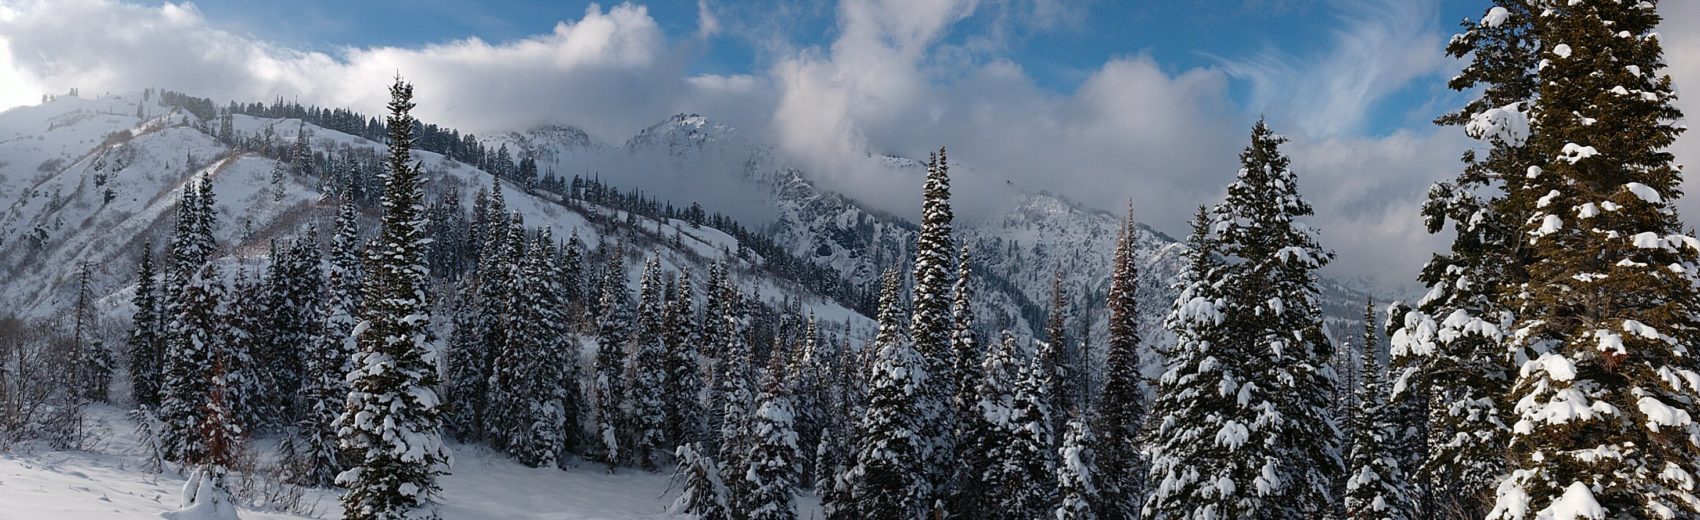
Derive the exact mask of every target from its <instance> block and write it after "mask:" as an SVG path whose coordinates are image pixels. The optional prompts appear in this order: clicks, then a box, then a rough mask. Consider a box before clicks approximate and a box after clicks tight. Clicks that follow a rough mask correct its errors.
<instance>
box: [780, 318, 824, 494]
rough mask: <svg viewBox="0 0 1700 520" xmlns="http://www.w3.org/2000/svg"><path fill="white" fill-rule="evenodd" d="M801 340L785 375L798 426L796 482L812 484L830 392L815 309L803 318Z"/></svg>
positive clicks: (795, 421) (787, 363)
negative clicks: (825, 379)
mask: <svg viewBox="0 0 1700 520" xmlns="http://www.w3.org/2000/svg"><path fill="white" fill-rule="evenodd" d="M802 342H803V343H802V347H801V348H798V349H796V352H795V355H793V356H791V357H790V358H789V359H788V360H787V361H786V366H785V378H786V380H787V381H788V382H789V384H790V385H791V408H792V411H793V412H794V414H795V415H796V417H795V419H794V420H793V421H792V423H793V424H795V425H796V429H797V454H798V459H797V460H798V462H799V465H798V468H797V471H798V474H797V482H798V484H799V485H809V484H811V483H813V482H814V481H815V480H816V479H815V478H814V477H815V474H816V472H817V471H818V470H817V469H816V467H815V462H816V461H815V457H814V455H815V449H816V448H817V447H819V446H820V439H821V431H822V429H823V428H824V427H825V423H824V422H823V421H824V420H825V414H824V413H823V411H822V403H824V402H826V392H827V388H826V385H825V384H824V383H822V381H821V380H822V377H823V376H824V375H825V374H826V371H825V370H826V368H827V367H825V366H823V364H822V362H821V359H823V358H824V357H825V356H823V354H824V352H822V351H821V342H820V330H819V329H817V328H816V324H815V313H814V311H812V310H811V311H809V317H808V321H806V322H804V326H803V339H802Z"/></svg>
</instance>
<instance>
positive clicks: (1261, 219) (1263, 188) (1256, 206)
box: [1211, 121, 1344, 518]
mask: <svg viewBox="0 0 1700 520" xmlns="http://www.w3.org/2000/svg"><path fill="white" fill-rule="evenodd" d="M1283 142H1285V138H1283V137H1280V136H1278V135H1275V133H1274V132H1272V131H1271V130H1270V129H1269V127H1268V126H1267V125H1265V124H1264V123H1263V122H1261V121H1259V122H1258V124H1257V125H1256V126H1255V127H1253V129H1252V138H1251V145H1250V146H1248V147H1247V148H1246V149H1245V152H1243V153H1242V154H1241V155H1240V163H1241V168H1240V171H1239V176H1238V177H1239V178H1238V180H1237V181H1236V182H1235V183H1233V184H1231V185H1229V186H1228V195H1227V198H1226V199H1225V200H1224V201H1223V202H1222V203H1221V204H1218V205H1217V206H1216V207H1215V208H1214V209H1213V210H1212V211H1211V231H1212V233H1213V234H1214V235H1215V236H1216V240H1217V243H1216V246H1215V247H1216V248H1217V251H1219V252H1220V253H1221V254H1222V255H1223V256H1225V257H1227V258H1229V259H1230V263H1229V265H1231V266H1232V267H1231V268H1229V269H1223V270H1220V272H1221V273H1222V274H1223V276H1222V277H1221V278H1219V279H1218V280H1219V281H1217V283H1218V284H1219V285H1220V287H1221V290H1222V298H1221V300H1220V304H1221V312H1222V326H1223V327H1224V328H1225V329H1226V334H1225V335H1223V336H1222V338H1221V341H1219V342H1218V343H1221V344H1222V345H1221V346H1222V347H1224V352H1223V355H1222V356H1221V357H1220V358H1218V359H1219V361H1220V362H1221V363H1222V364H1223V365H1225V366H1224V368H1226V369H1227V370H1228V371H1230V372H1231V373H1235V374H1236V376H1237V377H1233V378H1231V379H1226V381H1225V383H1226V384H1227V385H1228V386H1227V387H1225V388H1235V387H1237V388H1235V391H1234V392H1232V393H1233V394H1235V395H1236V400H1235V401H1234V402H1232V403H1225V404H1227V408H1228V409H1227V410H1221V411H1218V412H1217V413H1219V414H1220V416H1221V417H1223V418H1225V419H1226V420H1225V421H1224V427H1226V428H1231V429H1234V430H1241V429H1243V431H1244V433H1245V435H1244V438H1245V440H1246V441H1247V442H1245V444H1244V445H1243V446H1240V447H1239V449H1237V450H1233V451H1235V453H1234V454H1233V456H1232V459H1234V460H1233V462H1231V464H1234V466H1230V467H1232V468H1233V469H1232V471H1234V472H1235V474H1234V477H1232V478H1231V481H1232V482H1234V483H1235V484H1236V487H1237V488H1239V489H1242V490H1244V491H1243V492H1241V493H1239V494H1238V495H1239V498H1237V500H1238V501H1239V502H1241V503H1243V504H1245V505H1246V506H1249V507H1248V509H1247V510H1249V511H1257V512H1258V514H1260V515H1263V516H1266V517H1272V518H1311V517H1314V516H1316V515H1321V514H1324V512H1325V511H1327V510H1330V509H1332V508H1333V504H1335V503H1336V502H1335V501H1336V500H1337V498H1338V497H1332V496H1331V495H1332V484H1333V482H1335V476H1336V475H1338V474H1340V472H1341V471H1343V469H1344V468H1343V467H1342V462H1341V458H1340V453H1339V444H1340V439H1339V431H1338V429H1337V427H1336V425H1335V423H1334V418H1333V413H1332V411H1331V409H1330V407H1329V404H1330V403H1331V398H1332V393H1333V391H1334V387H1335V384H1336V381H1335V374H1334V372H1333V370H1332V368H1331V366H1330V362H1331V359H1332V357H1333V346H1332V345H1331V344H1330V343H1329V342H1328V340H1327V338H1326V337H1324V336H1323V333H1322V327H1321V321H1322V319H1321V311H1320V309H1319V308H1318V306H1317V303H1316V292H1317V289H1316V274H1315V270H1316V269H1318V268H1320V267H1321V266H1322V265H1323V264H1325V263H1327V262H1328V261H1329V260H1330V259H1331V258H1332V256H1333V254H1332V253H1330V252H1328V251H1325V250H1323V249H1322V248H1321V247H1320V246H1318V245H1317V244H1316V237H1315V232H1314V231H1313V230H1312V229H1311V228H1310V227H1309V226H1306V225H1304V224H1303V223H1302V222H1300V221H1299V219H1301V218H1302V217H1305V216H1308V215H1310V214H1311V208H1310V205H1309V204H1308V203H1306V202H1305V201H1304V200H1303V199H1302V198H1300V197H1299V195H1298V185H1297V179H1296V177H1295V176H1294V174H1293V172H1292V171H1291V170H1289V169H1288V164H1289V162H1290V161H1289V159H1288V158H1287V157H1286V156H1285V155H1283V154H1282V153H1281V151H1280V145H1281V144H1282V143H1283ZM1220 393H1228V392H1227V391H1225V390H1223V391H1220ZM1235 437H1238V436H1235ZM1220 438H1221V437H1218V439H1220ZM1242 479H1243V480H1242ZM1254 491H1255V493H1254ZM1229 516H1234V515H1229Z"/></svg>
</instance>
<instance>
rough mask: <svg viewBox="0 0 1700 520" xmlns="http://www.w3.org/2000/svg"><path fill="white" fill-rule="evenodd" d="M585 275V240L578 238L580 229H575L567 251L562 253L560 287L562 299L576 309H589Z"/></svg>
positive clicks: (569, 238) (568, 240) (568, 239)
mask: <svg viewBox="0 0 1700 520" xmlns="http://www.w3.org/2000/svg"><path fill="white" fill-rule="evenodd" d="M584 275H585V270H584V240H582V239H580V238H579V237H578V228H573V234H572V236H571V237H568V238H567V247H566V251H564V252H562V253H561V267H560V276H561V280H560V286H561V290H562V297H563V298H565V299H566V301H567V302H568V303H569V304H570V305H572V306H573V308H575V309H583V308H586V307H588V306H587V305H585V302H584V300H585V299H586V298H587V297H586V295H585V291H584V284H585V280H584Z"/></svg>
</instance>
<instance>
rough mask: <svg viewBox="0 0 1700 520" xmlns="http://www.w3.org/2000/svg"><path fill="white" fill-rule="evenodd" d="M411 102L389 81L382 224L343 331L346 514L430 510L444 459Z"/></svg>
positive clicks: (407, 514) (406, 87)
mask: <svg viewBox="0 0 1700 520" xmlns="http://www.w3.org/2000/svg"><path fill="white" fill-rule="evenodd" d="M412 99H413V86H412V85H410V84H407V83H404V82H402V80H401V78H399V77H398V78H396V82H395V84H394V85H393V86H391V87H390V103H389V109H390V115H389V118H388V120H387V121H386V123H387V125H388V127H389V138H390V139H389V141H390V142H389V169H388V172H387V175H386V177H385V179H384V200H383V208H384V214H383V219H382V227H381V230H380V231H379V236H378V239H377V243H376V245H375V247H374V248H373V249H372V251H371V254H370V256H369V257H368V259H367V262H368V265H369V266H370V267H371V271H370V273H369V276H368V277H367V279H366V291H365V293H366V305H365V309H364V311H365V319H364V321H362V322H360V324H359V325H357V326H355V330H354V334H353V335H354V340H355V344H356V345H357V346H358V347H359V353H358V354H356V356H355V363H354V364H355V369H354V371H353V372H352V373H350V374H349V377H348V380H349V386H350V387H351V388H350V392H349V394H348V405H347V407H346V409H345V411H344V413H343V415H342V417H340V418H339V419H338V420H337V426H338V428H339V430H338V433H339V434H340V437H341V439H342V447H343V448H344V449H345V450H348V453H349V455H350V458H349V466H350V469H349V470H347V471H345V472H343V473H342V474H341V475H339V476H337V483H338V484H342V485H344V486H347V487H348V492H347V493H344V494H343V497H342V503H343V510H344V516H345V517H347V518H350V519H395V518H418V517H426V518H431V517H435V516H436V511H435V509H436V508H435V505H434V503H435V501H436V495H437V492H438V487H437V477H438V476H440V475H443V474H445V473H447V472H448V466H449V454H448V450H447V448H446V447H444V445H443V441H442V436H441V431H440V430H441V428H442V418H441V416H440V411H439V409H438V399H437V395H436V391H435V390H434V388H435V387H436V386H437V383H438V376H437V361H436V359H435V355H434V353H433V350H432V348H431V347H430V344H431V342H432V339H431V331H430V324H431V314H430V312H431V310H430V305H429V300H428V298H426V296H425V289H426V283H427V281H426V279H425V277H426V267H425V259H424V255H425V238H424V237H423V236H421V234H422V232H423V229H424V222H422V220H423V219H422V218H421V217H420V214H419V212H420V210H421V208H422V207H423V202H422V200H421V199H422V191H423V190H422V186H421V184H422V182H423V178H422V175H423V173H424V172H423V171H422V170H423V165H419V164H410V163H411V161H412V147H413V123H414V119H413V116H411V115H409V111H410V110H412V109H413V100H412Z"/></svg>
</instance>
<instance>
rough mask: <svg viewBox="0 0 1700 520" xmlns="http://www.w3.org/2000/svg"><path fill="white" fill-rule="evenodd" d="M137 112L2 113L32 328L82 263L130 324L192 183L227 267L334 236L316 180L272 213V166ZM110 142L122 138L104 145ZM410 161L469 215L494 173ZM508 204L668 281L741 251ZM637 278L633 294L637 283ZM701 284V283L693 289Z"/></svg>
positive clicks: (62, 295)
mask: <svg viewBox="0 0 1700 520" xmlns="http://www.w3.org/2000/svg"><path fill="white" fill-rule="evenodd" d="M138 101H139V96H129V97H124V96H113V97H107V98H102V99H100V100H81V99H77V98H71V97H62V98H59V99H57V100H55V101H53V102H51V103H48V104H46V105H42V106H37V107H27V108H20V109H15V110H11V111H7V112H4V113H0V136H7V137H4V138H0V139H4V140H3V141H0V158H4V159H3V161H5V162H0V188H3V191H0V205H4V206H5V207H6V208H7V209H6V211H5V213H4V215H3V217H0V273H5V274H6V275H7V276H8V277H9V278H8V280H9V283H7V284H5V285H4V286H3V287H0V303H5V304H7V305H8V308H11V309H14V310H16V311H17V312H19V313H21V314H24V315H26V316H50V315H54V314H56V313H59V312H62V311H63V309H65V308H66V307H67V306H68V305H69V302H70V300H71V298H72V297H73V296H74V291H75V283H72V282H73V280H74V279H75V276H76V271H77V266H78V265H79V264H80V263H81V262H84V261H87V262H89V263H90V265H91V266H92V267H93V270H94V273H95V276H94V277H93V286H94V287H93V288H94V292H95V294H97V295H103V296H109V297H107V298H104V299H103V301H102V305H104V307H103V309H104V310H105V311H106V313H107V314H108V316H109V317H111V318H114V319H116V320H118V321H123V320H127V319H128V314H127V303H128V302H127V301H126V300H127V298H128V293H127V292H125V290H126V289H127V288H128V287H129V286H130V285H131V284H132V283H133V278H134V270H135V266H136V264H137V262H138V261H139V255H140V252H141V250H142V245H143V244H144V243H146V242H149V241H151V242H152V244H153V246H154V251H155V253H156V254H158V253H159V252H160V251H162V250H163V249H164V247H165V244H166V243H167V242H168V241H169V239H170V232H171V227H172V222H173V219H174V211H175V207H176V206H175V205H176V201H177V198H178V196H179V190H180V189H181V187H182V186H183V185H184V183H185V182H187V181H188V180H189V179H190V178H192V175H203V174H204V175H208V176H209V177H210V178H211V179H212V180H213V191H214V195H215V200H216V206H215V210H216V211H217V214H218V227H217V229H216V230H215V234H216V235H217V238H218V241H219V245H220V247H221V253H223V254H226V255H233V256H235V257H241V258H248V259H249V260H250V261H252V262H256V263H260V264H263V263H264V262H265V261H266V259H265V258H264V256H263V254H264V253H265V251H266V250H267V248H266V244H267V241H268V239H269V238H272V237H286V236H291V235H293V234H295V233H297V232H299V230H300V229H302V228H304V227H305V225H306V224H307V223H309V222H317V223H319V225H320V228H321V229H329V227H330V226H329V223H330V220H331V218H332V213H333V212H334V209H335V208H334V207H333V206H332V204H331V203H328V202H324V201H321V195H320V193H319V188H318V185H317V184H318V182H317V179H312V178H305V177H299V176H295V175H291V176H289V177H288V178H287V179H286V182H285V183H284V190H283V197H282V198H281V199H278V200H273V196H272V192H271V190H272V187H271V185H270V176H271V172H272V171H273V169H274V168H275V167H276V166H277V164H276V162H275V161H273V160H271V159H268V158H265V157H261V156H259V155H256V154H253V153H249V152H240V151H235V150H231V149H230V148H229V147H227V146H225V145H224V144H223V143H222V142H220V141H218V140H217V139H214V138H213V137H212V136H211V135H210V134H209V133H208V132H207V131H206V130H205V126H207V125H205V124H203V123H202V122H200V121H198V120H197V119H195V118H194V116H192V115H189V114H187V113H184V112H181V111H171V110H170V109H168V108H164V107H160V106H158V104H157V103H155V102H152V101H150V102H146V103H142V104H143V105H145V107H144V110H146V111H149V112H158V113H159V114H158V115H157V116H154V117H149V118H137V117H134V113H135V112H136V108H137V102H138ZM125 114H130V115H125ZM233 126H234V128H235V129H236V130H237V131H238V132H241V133H244V134H248V135H263V133H264V132H266V131H268V130H269V131H270V133H271V134H272V135H274V136H275V139H277V140H278V142H280V143H282V142H287V141H288V140H291V139H293V137H294V135H295V133H296V131H297V130H298V129H300V128H305V129H306V130H307V132H308V133H309V134H310V135H311V136H312V137H311V139H310V143H311V147H312V148H313V149H314V150H316V151H324V152H328V151H331V150H341V149H345V148H353V149H360V148H365V149H370V150H373V151H380V152H381V150H382V149H383V146H382V145H381V144H379V143H375V142H372V141H369V140H366V139H364V138H360V137H356V136H352V135H348V134H343V133H340V132H336V131H332V130H327V129H324V128H319V127H315V126H313V125H303V123H301V122H300V121H298V120H278V119H262V118H253V117H248V116H243V115H237V116H235V117H234V124H233ZM113 135H115V136H120V137H111V138H109V137H108V136H113ZM510 137H512V136H510ZM514 139H515V141H514V142H515V147H516V148H518V147H520V146H522V144H523V146H524V147H529V149H532V150H534V151H538V152H537V153H544V152H542V150H549V151H550V152H548V153H553V154H556V156H568V155H571V154H572V153H573V152H574V151H575V150H577V151H583V150H596V149H598V146H597V145H595V144H594V143H591V142H590V141H588V138H587V137H586V136H584V134H583V133H582V132H576V131H574V130H571V129H568V128H564V127H545V128H542V129H537V130H534V131H532V132H530V133H528V135H527V136H526V137H524V138H518V137H514ZM415 157H416V159H418V160H420V161H421V162H423V164H424V165H425V168H426V173H427V177H428V179H429V180H428V189H429V190H430V191H431V193H446V192H447V191H448V190H450V189H454V190H456V191H457V192H458V193H459V194H460V195H461V196H462V197H463V200H462V204H463V207H470V205H471V202H472V198H473V196H474V194H475V193H476V192H477V191H478V189H479V188H480V187H485V188H488V187H489V186H490V185H491V179H492V178H491V177H490V175H489V174H487V173H485V172H483V171H480V170H478V169H476V168H473V167H471V166H468V165H466V164H463V163H460V162H457V161H453V160H450V159H447V158H445V157H443V156H441V155H438V154H435V153H431V152H416V153H415ZM191 160H192V161H193V163H192V164H191V163H189V161H191ZM47 166H52V167H51V168H48V167H47ZM99 178H105V179H106V184H107V185H108V186H111V187H112V188H113V191H114V193H115V198H114V199H113V200H112V201H111V202H105V201H104V200H103V199H104V197H103V192H104V190H105V187H103V186H97V179H99ZM503 195H504V198H505V199H506V202H507V208H508V209H509V210H510V211H516V212H519V213H520V214H521V215H522V216H523V217H524V218H525V220H526V223H527V225H529V226H532V227H537V226H545V227H548V228H550V229H551V230H552V231H553V232H554V234H555V236H557V237H561V238H564V237H566V236H567V235H568V234H570V233H572V232H574V231H576V232H578V233H579V235H580V237H581V238H582V239H583V240H584V241H585V242H586V243H588V244H596V243H597V241H598V239H599V238H600V237H601V234H602V233H604V232H608V231H610V230H609V229H604V228H603V227H601V226H608V225H615V226H617V228H618V229H615V230H614V231H618V232H619V233H621V234H622V235H626V236H628V240H632V241H634V243H632V244H631V245H633V246H634V247H633V248H632V253H631V254H632V255H634V257H633V258H632V259H631V261H633V262H636V261H638V260H637V256H636V255H639V254H642V255H648V254H652V253H653V254H659V255H660V256H661V257H662V259H663V263H664V265H665V266H666V267H667V268H668V269H678V268H690V269H693V270H695V271H696V272H698V273H703V272H706V270H707V265H708V263H709V262H711V261H713V260H715V259H718V258H720V257H721V256H722V255H723V254H724V252H725V251H728V250H731V251H736V250H737V249H738V247H737V241H736V239H734V238H732V237H730V236H728V235H726V234H725V233H722V232H720V231H718V230H714V229H710V228H706V227H704V228H693V227H691V226H689V225H688V224H685V223H683V222H677V221H674V222H666V223H663V222H657V221H655V220H652V219H647V218H638V219H637V220H638V221H637V222H636V223H635V225H632V226H625V225H624V224H623V222H624V221H625V220H626V219H625V218H624V215H623V214H618V215H616V214H615V212H613V211H612V210H608V209H606V208H599V207H595V206H588V207H585V206H571V207H569V206H568V205H563V204H561V203H559V202H557V201H556V200H554V199H553V198H552V197H553V196H552V195H549V194H541V195H538V196H533V195H529V194H526V193H524V192H523V191H522V190H519V189H517V188H515V187H513V186H504V188H503ZM594 214H601V215H604V216H614V217H615V218H608V219H603V221H604V222H605V223H604V224H601V225H600V226H599V225H598V224H595V223H592V218H591V217H592V216H594ZM368 221H370V219H368ZM607 222H611V223H615V224H607ZM368 223H369V224H371V222H368ZM658 229H659V230H661V231H662V232H661V233H658V232H657V230H658ZM674 229H678V230H679V234H680V235H681V237H682V238H683V240H682V244H681V247H679V248H678V249H677V250H675V249H673V248H672V247H670V245H669V244H668V241H667V240H664V239H663V238H670V237H671V236H672V234H673V231H674ZM32 237H39V238H37V239H34V240H32ZM730 260H732V261H733V262H734V264H735V266H738V267H740V269H736V270H735V271H734V274H735V276H736V280H737V281H739V282H740V283H743V284H745V285H748V286H752V287H756V288H757V291H758V293H759V294H762V295H763V296H764V297H766V298H771V299H779V298H785V297H789V298H800V299H801V300H802V301H803V302H804V305H806V306H810V307H814V308H815V310H816V311H817V312H818V313H819V314H821V315H822V316H823V317H832V318H833V319H834V321H842V320H846V319H849V320H853V321H856V322H857V323H858V324H859V326H858V327H857V328H858V329H863V328H865V327H866V321H867V320H866V318H864V317H861V316H859V315H856V314H855V313H854V312H852V311H850V310H848V309H846V308H844V307H843V306H841V305H838V304H836V303H834V302H831V301H828V300H826V299H824V298H821V297H819V296H817V295H813V294H810V293H808V291H806V290H805V289H803V288H801V287H800V286H797V285H796V284H794V283H790V282H788V281H785V280H780V279H774V278H772V277H770V276H767V275H765V273H762V272H760V271H759V270H758V269H756V266H755V265H753V264H751V263H750V262H748V261H742V260H738V259H736V258H731V259H730ZM752 260H755V261H759V258H754V259H752ZM632 271H633V273H632V275H633V280H634V286H635V279H636V276H637V270H635V269H634V270H632ZM697 281H698V282H699V283H701V282H703V281H705V277H702V276H698V277H697Z"/></svg>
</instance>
